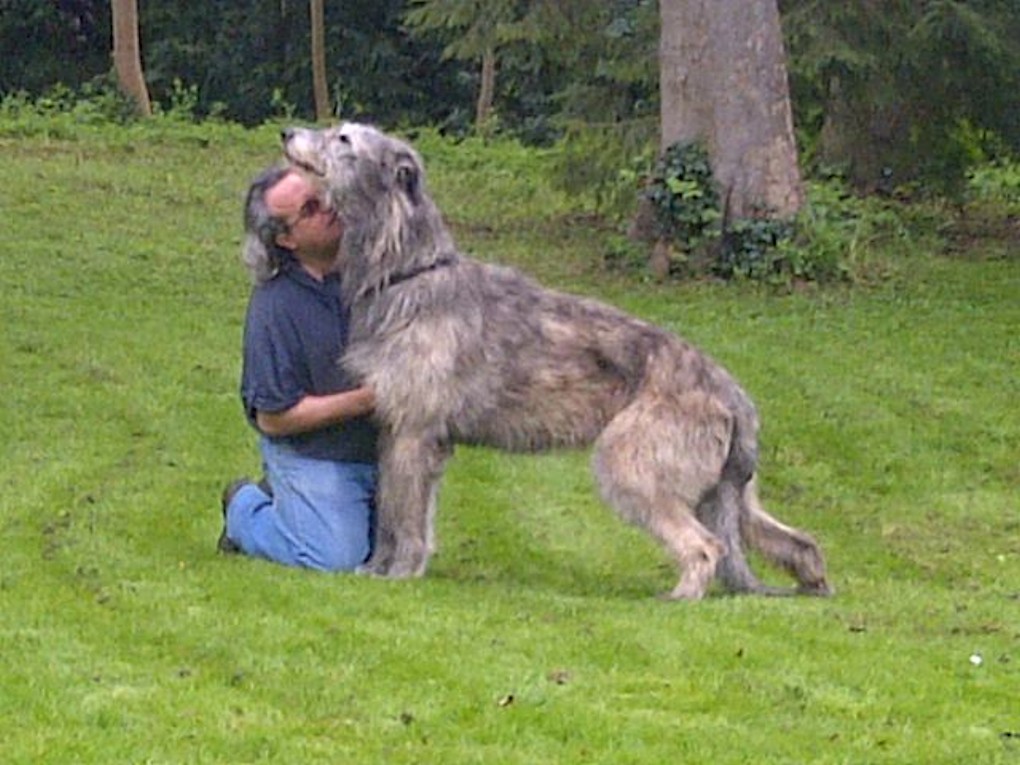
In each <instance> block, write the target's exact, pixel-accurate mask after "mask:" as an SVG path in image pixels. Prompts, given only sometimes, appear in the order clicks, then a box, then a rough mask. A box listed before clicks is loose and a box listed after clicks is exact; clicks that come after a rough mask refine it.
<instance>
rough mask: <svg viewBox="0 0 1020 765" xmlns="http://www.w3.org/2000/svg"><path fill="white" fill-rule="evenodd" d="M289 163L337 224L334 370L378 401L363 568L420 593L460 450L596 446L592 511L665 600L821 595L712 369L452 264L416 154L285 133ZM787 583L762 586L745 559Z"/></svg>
mask: <svg viewBox="0 0 1020 765" xmlns="http://www.w3.org/2000/svg"><path fill="white" fill-rule="evenodd" d="M284 149H285V154H286V155H287V157H288V159H289V161H290V162H291V163H292V164H293V165H294V166H295V167H297V168H299V169H301V170H302V171H303V172H305V173H306V174H307V175H308V176H309V177H311V178H314V179H316V181H317V182H318V183H319V184H321V185H322V187H323V188H324V189H325V191H326V192H327V195H328V197H329V198H330V200H331V202H332V204H333V205H335V207H336V208H337V210H338V211H339V212H340V214H341V216H342V218H343V221H344V224H345V228H346V230H345V234H344V238H343V243H342V245H341V251H340V255H339V258H338V268H339V269H340V271H341V276H342V283H343V289H344V292H345V295H346V300H347V302H348V305H349V306H350V308H351V334H350V345H349V350H348V352H347V353H346V354H345V356H344V358H343V364H344V365H345V366H346V368H347V369H348V370H349V371H350V372H351V373H353V374H354V375H355V376H356V377H357V378H358V379H361V380H363V381H364V382H365V383H366V384H368V385H370V386H372V387H373V388H374V389H375V392H376V396H377V402H378V404H377V415H378V419H379V421H380V423H381V426H382V443H381V455H380V487H379V496H378V512H379V515H378V530H377V540H376V546H375V550H374V552H373V554H372V557H371V558H370V559H369V560H368V561H367V563H366V564H365V566H364V567H363V569H364V571H365V572H367V573H371V574H376V575H381V576H388V577H408V576H420V575H421V574H423V573H424V571H425V568H426V564H427V562H428V559H429V556H430V554H431V552H432V551H433V549H434V545H433V538H432V529H433V518H434V514H435V510H436V494H437V488H438V485H439V481H440V478H441V475H442V472H443V467H444V463H445V462H446V459H447V458H448V457H449V456H450V454H451V453H452V450H453V446H454V444H456V443H465V444H485V445H488V446H494V447H499V448H502V449H507V450H510V451H528V452H530V451H539V450H545V449H552V448H557V447H581V446H587V445H593V447H594V448H593V467H594V473H595V478H596V481H597V484H598V487H599V490H600V492H601V496H602V497H603V499H604V500H605V502H606V503H607V504H609V505H610V506H611V507H613V508H614V509H615V510H616V511H617V512H618V513H619V514H620V515H621V516H622V517H623V518H625V519H626V520H628V521H630V522H631V523H634V524H637V525H638V526H640V527H642V528H644V529H645V530H647V531H648V532H649V533H650V534H651V535H652V536H653V537H655V538H656V539H658V540H659V541H660V542H661V543H662V544H663V545H664V546H665V548H666V549H667V550H668V551H669V552H670V553H671V554H672V555H673V557H674V558H675V560H676V562H677V565H678V567H679V570H680V578H679V582H678V583H677V585H676V587H674V588H673V589H672V590H671V591H670V592H669V593H667V597H670V598H682V599H698V598H701V597H702V596H703V595H704V594H705V591H706V589H707V587H708V585H709V584H710V582H711V580H712V578H713V576H715V575H716V574H718V576H719V578H720V580H721V581H722V583H723V584H724V586H726V587H727V588H728V589H730V590H731V591H735V592H754V593H762V594H787V593H792V592H800V593H805V594H816V595H824V594H829V593H830V592H831V590H830V588H829V585H828V583H827V581H826V577H825V564H824V561H823V558H822V553H821V551H820V549H819V548H818V545H817V544H816V543H815V541H814V540H813V539H812V538H811V537H810V536H808V535H807V534H805V533H803V532H801V531H798V530H796V529H793V528H790V527H788V526H785V525H783V524H782V523H780V522H778V521H777V520H775V519H774V518H773V517H772V516H770V515H769V514H768V513H766V512H765V511H764V510H763V509H762V507H761V505H760V504H759V502H758V499H757V494H756V490H755V481H754V473H755V466H756V461H757V431H758V417H757V414H756V411H755V408H754V406H753V404H752V403H751V401H750V399H749V398H748V397H747V395H746V394H745V393H744V391H743V390H742V389H741V388H740V386H739V385H738V384H737V383H736V381H734V379H733V378H732V377H731V376H730V375H729V374H728V373H727V372H726V371H725V370H724V369H723V368H722V367H721V366H719V365H718V364H716V363H715V362H713V361H712V360H711V359H709V358H708V357H707V356H706V355H704V354H703V353H701V352H700V351H698V350H697V349H696V348H694V347H693V346H692V345H690V344H689V343H687V342H685V341H684V340H682V339H681V338H679V337H677V336H675V335H673V334H671V333H669V332H666V331H665V330H663V329H660V328H658V327H656V326H653V325H651V324H649V323H647V322H644V321H641V320H640V319H637V318H634V317H632V316H629V315H627V314H625V313H623V312H621V311H619V310H617V309H615V308H612V307H610V306H607V305H604V304H602V303H599V302H596V301H594V300H589V299H584V298H580V297H575V296H572V295H567V294H563V293H560V292H554V291H551V290H548V289H544V288H543V287H541V286H539V285H538V284H536V283H534V282H533V281H531V280H529V279H528V278H526V277H524V276H522V275H521V274H520V273H518V272H517V271H515V270H512V269H509V268H502V267H499V266H494V265H487V264H483V263H480V262H477V261H475V260H472V259H470V258H467V257H465V256H464V255H462V254H461V253H459V252H458V251H457V249H456V247H455V246H454V243H453V241H452V239H451V237H450V234H449V233H448V231H447V229H446V227H445V225H444V224H443V220H442V217H441V215H440V213H439V211H438V209H437V208H436V206H435V204H434V203H433V201H432V199H431V197H430V196H429V194H428V192H427V190H426V187H425V175H424V168H423V165H422V161H421V159H420V157H419V156H418V154H417V152H415V150H414V149H413V148H411V146H409V145H408V144H406V143H404V142H403V141H400V140H398V139H396V138H394V137H392V136H389V135H387V134H385V133H382V132H380V131H378V130H376V129H375V128H372V127H370V126H367V125H361V124H356V123H345V124H342V125H340V126H337V127H334V128H330V129H326V130H321V131H314V130H303V129H293V130H288V131H286V132H285V134H284ZM745 545H747V546H749V547H754V548H756V549H758V550H760V551H761V552H762V553H763V554H764V556H765V557H766V558H767V559H768V560H770V561H771V562H773V563H775V564H777V565H779V566H781V567H782V568H784V569H785V570H787V571H788V572H789V573H790V574H792V575H793V576H794V577H795V578H796V579H797V581H798V583H799V587H798V588H797V589H789V588H783V589H781V588H775V587H769V586H765V585H763V584H762V583H761V582H760V581H759V579H758V578H757V577H756V576H755V575H754V573H753V572H752V571H751V570H750V568H749V566H748V564H747V560H746V558H745V554H744V546H745Z"/></svg>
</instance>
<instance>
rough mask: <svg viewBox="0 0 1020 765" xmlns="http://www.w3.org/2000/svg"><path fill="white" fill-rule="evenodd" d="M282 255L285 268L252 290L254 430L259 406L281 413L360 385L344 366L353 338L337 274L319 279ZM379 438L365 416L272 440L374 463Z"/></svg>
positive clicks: (249, 378)
mask: <svg viewBox="0 0 1020 765" xmlns="http://www.w3.org/2000/svg"><path fill="white" fill-rule="evenodd" d="M281 252H282V251H281ZM282 259H283V265H282V267H281V269H280V273H278V274H277V275H276V276H275V277H273V278H272V279H270V280H269V281H268V282H265V283H264V284H260V285H258V286H256V287H255V289H254V290H253V291H252V294H251V299H250V300H249V302H248V313H247V317H246V319H245V327H244V362H243V368H242V372H241V400H242V401H243V402H244V408H245V412H246V414H247V416H248V421H249V422H250V423H251V424H252V425H253V426H255V427H256V429H257V426H256V425H255V412H256V410H259V411H263V412H282V411H284V410H285V409H290V407H292V406H294V405H295V404H296V403H297V402H298V401H300V400H301V399H302V398H304V397H305V396H306V395H309V394H311V395H325V394H328V393H339V392H340V391H344V390H350V389H351V388H355V387H357V385H356V384H355V383H354V381H351V380H349V379H347V377H346V376H345V375H344V373H343V370H342V369H341V368H340V364H339V359H340V355H341V353H342V352H343V349H344V346H345V344H346V341H347V313H346V311H345V310H344V308H343V305H342V303H341V301H340V280H339V278H338V277H337V276H336V275H335V274H331V275H329V276H327V277H326V279H325V280H324V281H322V282H319V281H318V280H316V279H314V278H313V277H312V276H311V275H310V274H308V272H306V271H305V270H304V269H303V268H301V266H300V265H299V264H298V262H297V261H296V260H295V259H294V258H293V256H291V255H290V254H289V253H283V255H282ZM376 435H377V433H376V428H375V426H374V425H373V424H372V422H371V421H370V419H369V418H368V417H359V418H356V419H353V420H348V421H347V422H344V423H341V424H338V425H331V426H328V427H326V428H323V429H321V430H316V431H313V432H310V433H301V434H298V435H293V436H277V437H274V439H275V440H277V441H281V442H284V443H287V444H289V445H290V446H292V447H293V448H294V449H295V450H296V451H298V452H299V453H300V454H303V455H305V456H307V457H314V458H316V459H327V460H337V461H343V462H375V461H376Z"/></svg>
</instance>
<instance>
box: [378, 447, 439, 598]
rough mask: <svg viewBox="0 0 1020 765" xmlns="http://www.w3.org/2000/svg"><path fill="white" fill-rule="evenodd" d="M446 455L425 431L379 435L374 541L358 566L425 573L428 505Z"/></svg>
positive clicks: (399, 575) (386, 572) (395, 574)
mask: <svg viewBox="0 0 1020 765" xmlns="http://www.w3.org/2000/svg"><path fill="white" fill-rule="evenodd" d="M447 456H448V450H447V449H446V448H444V447H443V446H442V445H441V443H440V442H439V441H438V439H436V438H432V437H429V436H427V435H422V434H419V433H415V434H387V435H384V436H383V437H382V438H381V439H380V454H379V493H378V496H377V498H376V536H375V546H374V549H373V552H372V556H371V557H370V558H369V559H368V561H366V562H365V564H364V565H363V566H362V567H361V568H360V569H359V571H361V572H362V573H367V574H373V575H376V576H385V577H390V578H395V579H404V578H408V577H413V576H421V575H422V574H424V573H425V568H426V566H427V565H428V559H429V554H430V553H431V551H432V550H431V546H432V531H431V528H430V526H431V523H432V515H433V510H434V507H433V505H434V502H435V495H436V491H437V484H438V482H439V479H440V477H441V475H442V470H443V465H444V463H445V461H446V457H447Z"/></svg>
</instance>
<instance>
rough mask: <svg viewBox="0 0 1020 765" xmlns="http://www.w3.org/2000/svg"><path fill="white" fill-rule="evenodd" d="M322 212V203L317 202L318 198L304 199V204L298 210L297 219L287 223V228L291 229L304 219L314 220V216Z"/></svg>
mask: <svg viewBox="0 0 1020 765" xmlns="http://www.w3.org/2000/svg"><path fill="white" fill-rule="evenodd" d="M321 212H322V202H321V201H319V199H318V197H312V198H311V199H306V200H305V203H304V204H303V205H301V209H299V210H298V214H297V217H296V218H295V219H294V220H292V221H287V222H286V223H287V228H288V229H292V228H294V226H296V225H297V224H298V223H300V222H301V221H303V220H305V219H306V218H314V217H315V216H316V215H318V214H319V213H321Z"/></svg>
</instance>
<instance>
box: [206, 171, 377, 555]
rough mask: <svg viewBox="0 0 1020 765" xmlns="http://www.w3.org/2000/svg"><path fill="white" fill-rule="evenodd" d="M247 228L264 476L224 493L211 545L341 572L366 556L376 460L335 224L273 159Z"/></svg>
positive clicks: (250, 385)
mask: <svg viewBox="0 0 1020 765" xmlns="http://www.w3.org/2000/svg"><path fill="white" fill-rule="evenodd" d="M245 231H246V236H247V244H246V246H245V254H244V259H245V263H246V265H247V266H248V268H249V270H250V271H251V273H252V277H253V280H254V282H255V287H254V289H253V291H252V295H251V299H250V301H249V304H248V312H247V316H246V319H245V329H244V362H243V370H242V375H241V398H242V401H243V403H244V407H245V412H246V414H247V416H248V420H249V422H250V423H251V424H252V425H253V426H254V427H255V428H256V429H257V430H258V432H259V434H260V439H259V445H260V450H261V453H262V461H263V466H264V469H265V475H266V479H265V480H263V481H260V482H259V483H257V484H256V483H253V482H251V481H249V480H246V479H241V480H239V481H235V482H233V483H232V484H230V485H229V486H228V487H227V489H226V490H225V491H224V494H223V532H222V534H221V535H220V539H219V543H218V545H217V547H218V549H219V550H220V551H221V552H225V553H244V554H247V555H253V556H257V557H261V558H266V559H269V560H273V561H276V562H278V563H282V564H285V565H291V566H302V567H306V568H312V569H317V570H322V571H349V570H351V569H354V568H355V567H356V566H358V565H359V564H360V563H362V562H363V561H364V560H365V559H366V558H367V557H368V555H369V553H370V546H371V528H372V511H373V503H374V496H375V490H376V478H377V468H376V465H375V460H376V430H375V428H374V426H373V425H372V423H371V420H370V414H371V412H372V408H373V406H374V396H373V394H372V391H371V390H369V389H368V388H364V387H360V388H359V387H355V386H353V385H352V384H351V382H350V381H349V380H347V379H346V378H345V376H344V374H343V372H342V370H341V368H340V365H339V364H338V359H339V358H340V355H341V353H342V351H343V348H344V345H345V342H346V331H347V318H346V312H345V309H344V306H343V305H342V303H341V301H340V284H339V279H338V278H337V276H336V274H335V273H333V272H332V265H333V262H334V260H335V258H336V256H337V252H338V248H339V242H340V237H341V234H342V232H343V228H342V223H341V221H340V220H339V218H338V217H337V215H336V213H335V212H334V211H332V210H329V209H327V208H326V207H325V206H324V205H323V204H322V201H321V199H320V198H319V196H318V194H317V193H316V191H315V189H314V188H313V187H312V186H311V184H310V183H309V182H308V181H307V180H306V179H305V178H304V177H302V176H301V175H300V174H299V173H296V172H294V171H292V170H290V169H287V168H279V169H277V168H274V169H271V170H268V171H266V172H264V173H263V174H262V175H260V176H259V177H258V178H257V179H256V180H255V181H254V182H253V183H252V185H251V188H250V189H249V191H248V197H247V201H246V203H245Z"/></svg>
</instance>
